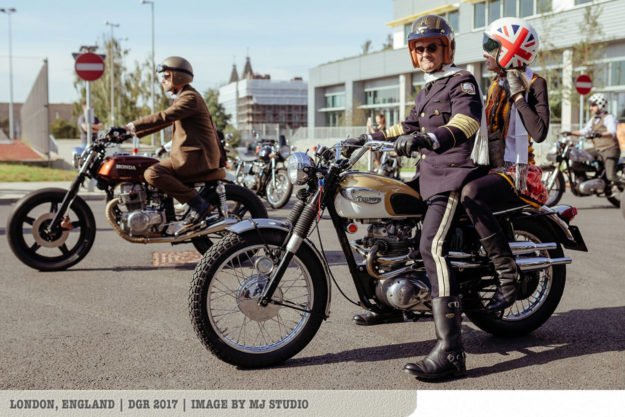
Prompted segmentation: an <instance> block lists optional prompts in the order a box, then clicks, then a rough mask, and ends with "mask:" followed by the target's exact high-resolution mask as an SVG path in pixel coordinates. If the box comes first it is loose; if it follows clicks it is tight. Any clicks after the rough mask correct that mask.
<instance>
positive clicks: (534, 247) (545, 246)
mask: <svg viewBox="0 0 625 417" xmlns="http://www.w3.org/2000/svg"><path fill="white" fill-rule="evenodd" d="M509 244H510V249H512V254H513V255H525V254H528V253H533V252H537V251H543V250H552V249H555V248H557V247H558V245H557V244H556V243H555V242H548V243H534V242H509Z"/></svg>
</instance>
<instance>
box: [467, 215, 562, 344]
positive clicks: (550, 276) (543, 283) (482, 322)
mask: <svg viewBox="0 0 625 417" xmlns="http://www.w3.org/2000/svg"><path fill="white" fill-rule="evenodd" d="M515 240H517V241H523V240H529V241H531V242H534V243H539V242H543V243H545V242H553V241H554V239H553V236H552V235H551V234H550V233H549V232H548V231H547V230H545V229H544V228H541V227H540V224H536V223H530V222H524V223H523V225H520V226H519V227H517V228H516V229H515ZM527 256H540V257H549V258H559V257H562V256H564V254H563V252H562V247H561V246H560V244H558V246H557V247H556V249H553V250H550V251H538V252H536V253H535V254H531V255H527ZM521 274H522V278H521V286H520V288H519V290H518V297H517V301H516V302H515V303H514V304H513V305H512V306H510V307H508V308H507V309H505V310H504V311H502V312H498V313H487V312H486V311H484V310H476V309H473V310H470V311H466V315H467V317H468V318H469V320H471V321H472V322H473V323H474V324H475V325H476V326H477V327H479V328H480V329H482V330H484V331H485V332H488V333H491V334H493V335H496V336H504V337H511V336H522V335H525V334H527V333H530V332H532V331H534V330H536V329H537V328H539V327H540V326H542V325H543V324H544V323H545V322H546V321H547V320H548V319H549V317H551V315H552V314H553V312H554V311H555V309H556V307H557V306H558V303H559V302H560V299H561V298H562V294H563V293H564V284H565V282H566V266H565V265H552V266H550V267H549V268H547V269H545V270H542V271H528V272H521ZM493 292H494V288H492V289H491V291H489V292H488V293H489V294H492V293H493ZM487 302H488V298H486V299H485V301H484V303H487Z"/></svg>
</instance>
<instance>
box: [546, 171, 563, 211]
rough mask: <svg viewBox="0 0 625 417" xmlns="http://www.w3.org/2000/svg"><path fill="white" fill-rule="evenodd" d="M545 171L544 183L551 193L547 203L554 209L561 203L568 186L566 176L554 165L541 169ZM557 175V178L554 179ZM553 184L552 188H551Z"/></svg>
mask: <svg viewBox="0 0 625 417" xmlns="http://www.w3.org/2000/svg"><path fill="white" fill-rule="evenodd" d="M541 169H542V171H543V175H542V182H543V184H544V185H545V188H546V189H547V192H548V193H549V198H547V201H546V202H545V205H546V206H548V207H553V206H555V205H556V204H558V203H559V202H560V199H561V198H562V195H563V194H564V190H565V188H566V184H565V182H564V175H562V172H561V171H560V170H559V169H556V167H554V166H553V165H549V166H543V167H541ZM554 175H555V178H554ZM550 183H551V187H550V186H549V185H550Z"/></svg>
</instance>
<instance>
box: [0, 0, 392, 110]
mask: <svg viewBox="0 0 625 417" xmlns="http://www.w3.org/2000/svg"><path fill="white" fill-rule="evenodd" d="M0 7H2V8H9V7H15V8H16V9H17V12H16V13H15V14H12V15H11V24H12V39H13V42H12V44H13V97H14V101H15V102H23V101H24V100H25V99H26V97H27V95H28V93H29V91H30V88H31V86H32V82H33V81H34V78H35V77H36V75H37V73H38V71H39V69H40V67H41V63H42V60H43V58H45V57H47V58H48V62H49V80H50V89H49V95H50V101H51V102H72V101H74V100H75V99H76V97H77V93H76V91H75V89H74V87H73V85H72V81H73V77H74V61H73V58H72V56H71V53H72V52H75V51H77V50H78V49H79V47H80V46H81V45H93V44H95V43H96V42H97V41H99V40H101V39H102V37H103V36H107V37H108V36H109V35H110V27H109V26H106V25H105V24H104V22H105V21H106V20H108V21H111V22H114V23H119V24H120V27H118V28H115V29H114V31H115V37H116V38H121V39H123V41H122V46H123V47H125V48H127V49H130V54H129V57H128V58H127V61H126V66H127V68H134V61H135V60H139V61H143V60H145V59H146V58H148V57H149V56H150V54H151V48H152V46H151V17H150V16H151V15H150V6H149V5H142V4H140V0H108V1H103V0H83V1H77V0H70V1H65V0H57V1H50V0H45V1H44V0H0ZM154 9H155V54H156V57H155V59H156V61H157V63H158V62H159V60H162V59H163V58H165V57H167V56H170V55H180V56H183V57H185V58H187V59H188V60H189V61H191V63H192V65H193V67H194V71H195V81H194V85H195V86H196V87H197V88H198V89H200V90H202V91H203V90H204V89H206V88H209V87H211V88H215V87H218V86H219V85H221V84H223V83H225V82H226V81H227V80H228V78H229V75H230V72H231V69H232V64H233V62H234V63H236V64H237V68H238V70H239V72H240V71H241V70H242V69H243V65H244V63H245V56H246V54H247V51H248V49H249V55H250V57H251V60H252V67H253V69H254V71H255V72H258V73H261V74H271V76H272V79H289V78H292V77H294V76H302V77H304V79H308V69H309V68H311V67H314V66H317V65H319V64H321V63H325V62H329V61H333V60H337V59H341V58H344V57H348V56H354V55H357V54H359V53H360V51H361V45H362V44H363V43H364V42H365V41H366V40H367V39H370V40H371V41H372V42H373V48H372V49H373V50H378V49H380V48H381V46H382V43H383V42H384V41H385V40H386V36H387V35H388V34H390V33H391V28H390V27H389V26H386V23H387V22H389V21H391V20H392V1H391V0H334V1H332V0H315V1H298V0H265V1H262V0H256V1H253V0H238V1H227V0H226V1H224V0H220V1H212V0H211V1H194V0H176V1H172V0H155V6H154ZM8 100H9V64H8V18H7V15H6V14H3V13H0V101H2V102H6V101H8Z"/></svg>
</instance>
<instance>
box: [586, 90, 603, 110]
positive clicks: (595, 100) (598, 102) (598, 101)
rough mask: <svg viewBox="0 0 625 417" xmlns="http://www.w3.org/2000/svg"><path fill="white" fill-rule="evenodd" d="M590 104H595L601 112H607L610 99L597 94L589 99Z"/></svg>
mask: <svg viewBox="0 0 625 417" xmlns="http://www.w3.org/2000/svg"><path fill="white" fill-rule="evenodd" d="M588 103H589V104H592V103H595V104H596V105H597V106H598V107H599V110H605V109H606V108H607V107H608V99H607V98H605V96H604V95H603V94H601V93H595V94H593V95H592V96H590V98H589V99H588Z"/></svg>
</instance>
